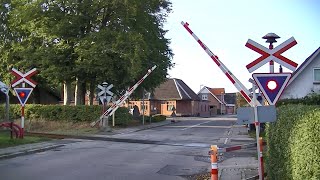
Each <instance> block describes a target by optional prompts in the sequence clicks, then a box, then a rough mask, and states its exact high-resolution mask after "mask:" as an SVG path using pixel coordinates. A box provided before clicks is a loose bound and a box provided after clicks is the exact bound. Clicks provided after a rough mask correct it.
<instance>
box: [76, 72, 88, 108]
mask: <svg viewBox="0 0 320 180" xmlns="http://www.w3.org/2000/svg"><path fill="white" fill-rule="evenodd" d="M85 93H86V84H85V83H84V82H83V81H81V80H79V78H76V88H75V93H74V100H75V101H74V105H76V106H77V105H84V101H85Z"/></svg>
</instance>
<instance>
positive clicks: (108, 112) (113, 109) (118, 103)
mask: <svg viewBox="0 0 320 180" xmlns="http://www.w3.org/2000/svg"><path fill="white" fill-rule="evenodd" d="M156 67H157V66H156V65H154V66H153V67H152V68H151V69H148V72H147V73H146V74H145V75H144V76H143V77H142V78H141V79H140V80H139V81H138V82H137V83H136V84H135V85H133V86H132V87H131V88H130V89H129V90H128V91H126V93H125V94H124V95H123V96H121V97H120V99H118V100H117V101H116V102H115V103H114V104H113V105H112V106H111V107H109V109H107V110H106V111H105V112H104V113H103V114H102V115H101V116H100V118H99V119H98V120H96V121H94V122H92V123H91V124H90V125H91V126H92V127H93V126H95V125H96V124H97V123H98V122H100V121H101V120H102V119H103V118H104V117H106V116H112V114H113V113H115V112H116V110H117V109H118V108H119V107H120V106H121V104H122V103H123V102H124V101H125V100H126V99H127V98H128V97H129V96H130V95H131V94H132V93H133V91H134V90H135V89H137V87H138V86H139V85H140V84H141V83H142V82H143V81H144V80H145V79H146V78H147V77H148V76H149V75H150V74H151V72H152V71H153V70H155V69H156Z"/></svg>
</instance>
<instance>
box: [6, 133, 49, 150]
mask: <svg viewBox="0 0 320 180" xmlns="http://www.w3.org/2000/svg"><path fill="white" fill-rule="evenodd" d="M50 140H51V139H49V138H45V137H30V136H25V137H24V138H23V139H19V138H15V137H14V138H13V139H11V137H10V131H7V130H2V131H0V148H6V147H13V146H18V145H22V144H30V143H38V142H43V141H50Z"/></svg>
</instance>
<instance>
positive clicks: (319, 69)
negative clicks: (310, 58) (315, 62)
mask: <svg viewBox="0 0 320 180" xmlns="http://www.w3.org/2000/svg"><path fill="white" fill-rule="evenodd" d="M316 70H317V71H319V73H320V67H316V68H313V74H312V76H313V83H314V84H320V79H319V80H316V79H315V78H316V76H315V74H316ZM319 76H320V75H319Z"/></svg>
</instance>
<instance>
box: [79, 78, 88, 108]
mask: <svg viewBox="0 0 320 180" xmlns="http://www.w3.org/2000/svg"><path fill="white" fill-rule="evenodd" d="M86 92H87V88H86V82H83V83H82V84H81V97H80V99H81V105H85V104H86V96H87V93H86Z"/></svg>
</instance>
